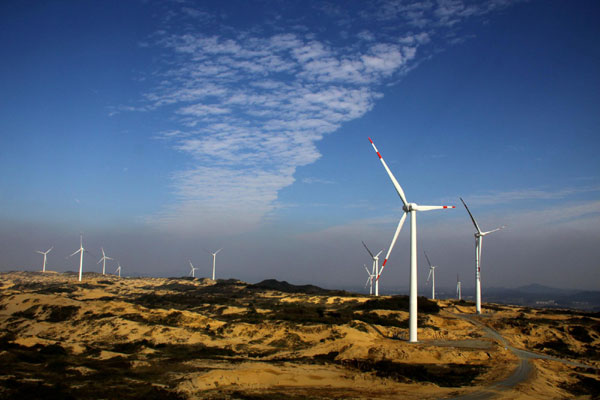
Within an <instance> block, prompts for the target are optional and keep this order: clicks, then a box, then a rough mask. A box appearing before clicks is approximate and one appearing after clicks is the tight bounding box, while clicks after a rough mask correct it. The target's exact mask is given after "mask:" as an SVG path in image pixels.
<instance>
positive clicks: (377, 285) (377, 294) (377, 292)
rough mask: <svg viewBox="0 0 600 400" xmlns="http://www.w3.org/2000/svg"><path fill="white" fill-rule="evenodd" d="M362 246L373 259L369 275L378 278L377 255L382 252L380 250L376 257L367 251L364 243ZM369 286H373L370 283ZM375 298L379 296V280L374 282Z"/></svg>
mask: <svg viewBox="0 0 600 400" xmlns="http://www.w3.org/2000/svg"><path fill="white" fill-rule="evenodd" d="M362 244H363V246H365V249H367V252H368V253H369V255H370V256H371V258H372V259H373V272H372V273H371V274H373V275H375V276H376V277H377V276H379V255H380V254H381V253H382V252H383V250H381V251H380V252H379V253H377V255H373V253H372V252H371V250H369V248H368V247H367V245H366V244H365V242H362ZM371 286H373V282H371ZM369 294H371V293H369ZM375 296H379V279H376V280H375Z"/></svg>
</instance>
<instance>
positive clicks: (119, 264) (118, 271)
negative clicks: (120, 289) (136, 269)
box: [115, 261, 121, 278]
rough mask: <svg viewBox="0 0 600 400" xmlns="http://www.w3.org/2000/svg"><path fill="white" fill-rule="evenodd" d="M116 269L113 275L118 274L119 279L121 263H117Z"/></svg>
mask: <svg viewBox="0 0 600 400" xmlns="http://www.w3.org/2000/svg"><path fill="white" fill-rule="evenodd" d="M117 265H118V267H117V269H116V270H115V274H116V273H119V278H120V277H121V263H120V262H118V261H117Z"/></svg>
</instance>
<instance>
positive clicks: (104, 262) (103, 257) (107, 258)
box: [96, 247, 114, 275]
mask: <svg viewBox="0 0 600 400" xmlns="http://www.w3.org/2000/svg"><path fill="white" fill-rule="evenodd" d="M100 249H101V250H102V258H101V259H100V260H99V261H98V262H97V263H96V264H100V262H102V275H104V271H106V260H114V258H110V257H107V256H106V254H104V248H102V247H101V248H100Z"/></svg>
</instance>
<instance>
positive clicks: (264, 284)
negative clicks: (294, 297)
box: [248, 279, 350, 296]
mask: <svg viewBox="0 0 600 400" xmlns="http://www.w3.org/2000/svg"><path fill="white" fill-rule="evenodd" d="M248 288H254V289H262V290H277V291H279V292H283V293H304V294H329V295H346V296H348V295H350V294H349V293H348V292H346V291H344V290H329V289H323V288H320V287H318V286H315V285H293V284H291V283H288V282H286V281H278V280H277V279H265V280H264V281H261V282H258V283H255V284H253V285H248Z"/></svg>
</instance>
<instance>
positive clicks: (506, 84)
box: [0, 0, 600, 301]
mask: <svg viewBox="0 0 600 400" xmlns="http://www.w3.org/2000/svg"><path fill="white" fill-rule="evenodd" d="M599 17H600V4H598V3H597V2H595V1H591V0H589V1H578V2H566V1H558V0H549V1H517V0H515V1H511V0H486V1H466V0H436V1H398V0H379V1H374V2H369V3H368V4H365V2H361V1H351V2H348V3H346V4H345V5H344V7H341V6H340V5H339V3H338V2H333V1H332V2H323V1H308V2H276V1H258V0H253V1H241V0H240V1H230V2H226V3H225V4H223V2H217V1H208V2H206V1H203V2H195V1H173V2H153V1H141V0H139V1H129V2H95V1H77V2H75V1H66V2H60V3H56V2H53V3H47V4H43V3H39V2H29V1H23V2H15V1H12V2H11V1H7V2H3V3H2V4H0V30H1V32H2V34H1V35H0V52H1V53H0V54H2V58H3V62H2V63H0V93H2V95H0V148H1V149H2V150H1V152H0V255H1V256H0V271H9V270H39V269H40V268H41V262H42V256H41V255H39V254H37V253H35V251H36V250H46V249H48V248H50V247H51V246H54V250H53V251H52V252H51V253H50V254H49V255H48V267H47V268H48V269H51V270H57V271H67V270H75V269H76V268H77V266H78V260H75V259H74V258H71V259H65V257H66V256H67V255H69V254H71V253H72V252H73V251H75V250H76V249H77V248H78V245H79V234H80V233H83V235H84V246H85V247H86V248H87V249H89V250H90V251H91V252H92V253H93V254H91V255H86V256H85V261H84V271H95V272H99V271H101V265H98V264H96V262H97V261H98V260H99V259H100V254H101V253H100V247H104V249H105V250H106V252H107V255H109V256H111V257H114V258H115V259H118V260H119V261H120V262H121V265H122V266H123V273H124V275H132V274H133V275H150V276H184V275H187V273H188V272H189V265H188V260H192V262H193V263H194V265H195V266H197V267H199V269H198V271H197V272H196V274H197V275H196V276H203V277H207V276H210V272H211V268H212V257H211V256H210V254H209V253H208V251H214V250H216V249H218V248H220V247H223V248H224V250H223V251H222V252H221V253H219V255H218V257H217V277H218V278H230V277H234V278H238V279H242V280H244V281H248V282H258V281H261V280H263V279H267V278H275V279H279V280H287V281H289V282H292V283H295V284H305V283H310V284H315V285H319V286H322V287H329V288H338V287H356V286H361V285H363V284H364V281H365V279H366V273H365V271H364V269H363V264H367V265H370V259H369V257H368V255H367V253H366V252H365V250H364V248H363V247H362V244H361V240H364V241H365V242H366V243H367V244H368V245H369V247H370V248H371V249H372V250H374V251H379V250H380V249H387V247H388V246H389V244H390V241H391V238H392V235H393V233H394V229H395V226H396V224H397V222H398V219H399V218H400V216H401V212H402V210H401V202H400V199H399V198H398V196H397V195H396V193H395V191H394V189H393V187H392V185H391V184H390V182H389V179H388V177H387V175H386V173H385V171H384V170H383V168H382V167H381V164H380V163H379V161H378V159H377V156H376V155H375V154H374V152H373V149H372V148H371V146H370V144H369V142H368V140H367V137H369V136H370V137H372V138H373V140H374V141H375V143H376V144H377V147H378V148H379V150H380V151H381V153H382V155H383V156H384V158H385V159H386V162H387V163H388V164H389V166H390V168H391V169H392V171H393V173H394V174H395V176H396V177H397V179H398V180H399V182H400V184H401V185H402V187H403V189H404V191H405V192H406V195H407V197H408V199H409V201H415V202H418V203H420V204H451V205H455V206H456V207H457V208H456V209H455V210H448V211H447V212H436V213H422V214H421V215H419V222H418V228H419V233H418V236H419V253H420V254H422V251H423V250H426V251H427V253H428V255H429V257H430V258H431V260H432V262H433V263H434V264H436V265H438V266H439V267H438V269H437V270H436V285H437V286H439V287H452V286H453V285H455V282H456V275H457V274H460V276H461V281H462V282H463V290H467V289H468V288H471V287H473V286H474V275H475V274H474V238H473V233H474V229H473V226H472V223H471V221H470V220H469V217H468V215H467V213H466V211H465V210H464V208H463V207H462V204H461V203H460V200H459V196H461V197H463V198H464V199H465V201H466V202H467V203H468V205H469V207H470V208H471V211H472V212H473V214H474V215H475V217H476V218H477V221H478V223H479V224H480V225H481V227H482V229H484V230H487V229H493V228H495V227H497V226H501V225H506V226H507V228H506V229H504V230H503V231H501V232H498V233H494V234H493V235H490V236H489V237H486V240H485V241H484V245H483V262H482V288H483V299H484V301H485V289H486V287H491V286H496V287H497V286H506V287H518V286H522V285H527V284H530V283H539V284H544V285H548V286H554V287H561V288H579V289H586V290H600V268H599V261H598V260H600V249H599V247H600V246H598V244H599V243H600V196H599V194H600V158H599V157H598V154H597V153H598V149H599V148H600V146H599V144H600V134H599V133H600V132H599V130H600V113H598V110H600V75H599V74H598V72H597V71H599V70H600V48H599V47H598V45H597V39H598V37H600V27H598V24H597V21H598V19H599ZM408 235H409V229H408V224H406V225H405V227H404V229H403V231H402V234H401V236H400V238H399V239H398V242H397V243H396V246H395V248H394V251H393V253H392V255H391V257H390V260H389V262H388V265H387V266H386V269H385V271H384V273H383V275H382V278H381V281H380V282H381V283H380V285H381V289H382V291H387V292H389V291H397V292H407V288H408V278H409V276H408V268H409V255H410V253H409V237H408ZM419 264H420V265H419V270H420V272H421V275H420V278H419V284H420V286H421V287H422V286H423V285H424V283H425V279H426V277H427V273H428V268H427V264H426V261H425V260H424V258H421V259H419ZM115 268H116V264H115V265H114V266H113V265H112V264H110V266H109V267H107V270H108V271H110V272H112V271H114V269H115Z"/></svg>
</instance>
